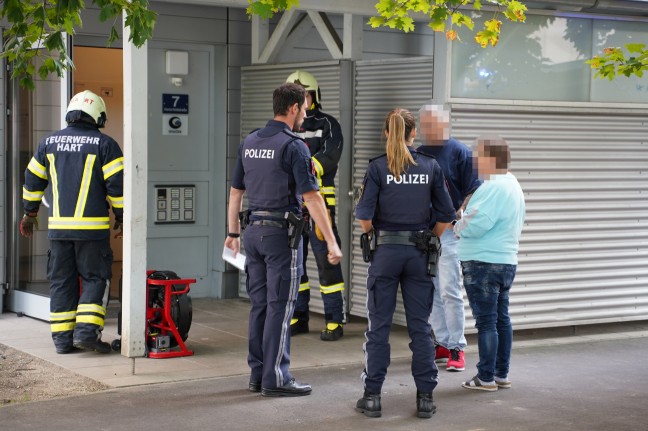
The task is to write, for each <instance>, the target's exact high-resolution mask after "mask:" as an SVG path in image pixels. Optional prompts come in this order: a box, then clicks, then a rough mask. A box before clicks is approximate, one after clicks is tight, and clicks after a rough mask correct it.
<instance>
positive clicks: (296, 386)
mask: <svg viewBox="0 0 648 431" xmlns="http://www.w3.org/2000/svg"><path fill="white" fill-rule="evenodd" d="M311 391H312V388H311V387H310V385H306V384H301V383H297V382H296V381H295V379H292V380H291V381H289V382H288V383H286V384H285V385H283V386H279V387H278V388H261V395H263V396H264V397H302V396H304V395H310V393H311Z"/></svg>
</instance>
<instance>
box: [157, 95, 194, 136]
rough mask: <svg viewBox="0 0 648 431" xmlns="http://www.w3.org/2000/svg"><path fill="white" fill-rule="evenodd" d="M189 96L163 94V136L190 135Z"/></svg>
mask: <svg viewBox="0 0 648 431" xmlns="http://www.w3.org/2000/svg"><path fill="white" fill-rule="evenodd" d="M187 114H189V95H188V94H167V93H164V94H162V134H163V135H181V136H186V135H187V134H188V130H189V128H188V125H189V115H187Z"/></svg>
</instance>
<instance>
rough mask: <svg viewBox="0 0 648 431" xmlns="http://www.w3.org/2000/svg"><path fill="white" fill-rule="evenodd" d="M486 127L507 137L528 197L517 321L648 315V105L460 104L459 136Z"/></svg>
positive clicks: (524, 324)
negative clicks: (637, 107)
mask: <svg viewBox="0 0 648 431" xmlns="http://www.w3.org/2000/svg"><path fill="white" fill-rule="evenodd" d="M481 134H498V135H500V136H501V137H503V138H504V139H506V140H507V141H508V143H509V144H510V146H511V153H512V163H511V171H512V172H513V173H514V174H515V175H516V177H517V178H518V180H519V181H520V184H521V185H522V189H523V190H524V192H525V197H526V203H527V218H526V225H525V228H524V230H523V232H522V240H521V244H520V253H519V266H518V274H517V277H516V280H515V285H514V286H513V290H512V294H511V305H510V315H511V319H512V321H513V325H514V327H515V328H516V329H522V328H536V327H551V326H564V325H576V324H588V323H601V322H619V321H626V320H642V319H646V318H648V111H645V110H644V111H639V110H623V109H605V110H602V109H580V108H579V109H576V108H573V109H567V108H542V107H536V108H531V107H527V108H525V107H520V106H496V105H488V106H484V105H481V106H479V105H460V104H454V105H453V106H452V135H453V136H454V137H456V138H458V139H460V140H462V141H463V142H465V143H466V144H468V145H472V144H473V143H474V141H475V139H476V137H477V136H479V135H481ZM466 318H467V321H466V328H467V330H470V328H473V326H474V321H473V320H472V317H471V313H470V309H469V308H468V307H467V308H466ZM473 332H474V330H473Z"/></svg>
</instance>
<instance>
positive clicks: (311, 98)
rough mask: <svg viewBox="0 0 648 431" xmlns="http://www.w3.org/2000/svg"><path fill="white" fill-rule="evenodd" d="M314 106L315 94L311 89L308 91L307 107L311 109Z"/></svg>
mask: <svg viewBox="0 0 648 431" xmlns="http://www.w3.org/2000/svg"><path fill="white" fill-rule="evenodd" d="M311 106H313V95H312V94H311V92H310V91H307V92H306V109H310V107H311Z"/></svg>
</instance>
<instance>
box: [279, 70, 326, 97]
mask: <svg viewBox="0 0 648 431" xmlns="http://www.w3.org/2000/svg"><path fill="white" fill-rule="evenodd" d="M286 82H292V83H295V84H297V85H301V86H302V87H304V88H305V89H306V91H308V92H311V91H312V92H314V93H315V104H317V105H319V104H320V89H319V85H317V80H316V79H315V77H314V76H313V75H312V74H311V73H309V72H306V71H305V70H296V71H294V72H293V73H291V74H290V76H288V78H287V79H286Z"/></svg>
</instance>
